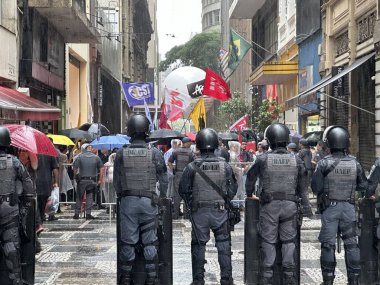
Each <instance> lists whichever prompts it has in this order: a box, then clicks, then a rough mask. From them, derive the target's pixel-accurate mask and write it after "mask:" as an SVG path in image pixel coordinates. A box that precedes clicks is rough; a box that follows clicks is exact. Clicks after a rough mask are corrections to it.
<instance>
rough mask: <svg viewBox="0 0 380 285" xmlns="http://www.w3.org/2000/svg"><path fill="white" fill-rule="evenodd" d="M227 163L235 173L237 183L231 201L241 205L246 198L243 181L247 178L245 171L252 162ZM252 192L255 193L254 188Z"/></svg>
mask: <svg viewBox="0 0 380 285" xmlns="http://www.w3.org/2000/svg"><path fill="white" fill-rule="evenodd" d="M229 164H230V165H231V167H232V171H233V172H234V174H235V178H236V180H237V184H238V189H237V192H236V195H235V197H234V199H233V201H232V203H234V205H236V203H237V204H238V206H241V207H243V206H244V201H245V198H246V191H245V190H246V189H245V182H246V180H247V173H248V170H249V169H250V168H251V167H252V165H253V164H254V162H229ZM254 193H256V190H255V191H254Z"/></svg>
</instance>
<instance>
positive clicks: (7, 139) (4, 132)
mask: <svg viewBox="0 0 380 285" xmlns="http://www.w3.org/2000/svg"><path fill="white" fill-rule="evenodd" d="M10 145H11V133H10V132H9V130H8V128H6V127H2V126H0V147H9V146H10Z"/></svg>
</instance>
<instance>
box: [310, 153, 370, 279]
mask: <svg viewBox="0 0 380 285" xmlns="http://www.w3.org/2000/svg"><path fill="white" fill-rule="evenodd" d="M311 187H312V190H313V192H314V193H315V194H317V195H318V201H320V202H319V205H320V207H321V208H320V211H321V212H322V218H321V219H322V228H321V231H320V234H319V241H320V242H321V268H322V275H323V280H324V282H325V284H333V283H332V282H333V280H334V277H335V265H336V261H335V241H336V236H337V232H338V230H339V231H340V232H341V235H342V239H343V242H344V248H345V260H346V267H347V273H348V279H349V284H359V283H356V282H358V280H359V274H360V250H359V247H358V243H357V233H356V214H355V191H367V189H368V183H367V179H366V177H365V175H364V172H363V169H362V167H361V166H360V164H359V162H358V161H357V160H356V159H355V157H353V156H350V155H347V154H345V153H344V152H343V151H336V152H332V155H328V156H326V157H325V158H324V159H322V160H321V161H320V162H319V163H318V165H317V168H316V170H315V172H314V174H313V178H312V182H311Z"/></svg>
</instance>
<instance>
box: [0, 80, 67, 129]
mask: <svg viewBox="0 0 380 285" xmlns="http://www.w3.org/2000/svg"><path fill="white" fill-rule="evenodd" d="M60 117H61V110H60V109H58V108H54V107H52V106H50V105H48V104H45V103H43V102H41V101H39V100H37V99H34V98H32V97H30V96H27V95H25V94H23V93H21V92H18V91H17V90H14V89H11V88H7V87H3V86H0V124H9V123H17V124H29V125H33V126H34V125H35V124H36V123H38V122H44V121H58V120H59V119H60Z"/></svg>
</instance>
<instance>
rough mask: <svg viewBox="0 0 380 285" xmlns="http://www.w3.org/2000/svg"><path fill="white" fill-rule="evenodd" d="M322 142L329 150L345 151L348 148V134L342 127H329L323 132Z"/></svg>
mask: <svg viewBox="0 0 380 285" xmlns="http://www.w3.org/2000/svg"><path fill="white" fill-rule="evenodd" d="M322 140H323V142H324V143H326V145H327V147H328V148H330V149H339V150H346V149H348V147H349V146H350V134H349V133H348V131H347V129H346V128H344V127H342V126H330V127H328V128H327V129H326V130H325V131H324V132H323V138H322Z"/></svg>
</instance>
